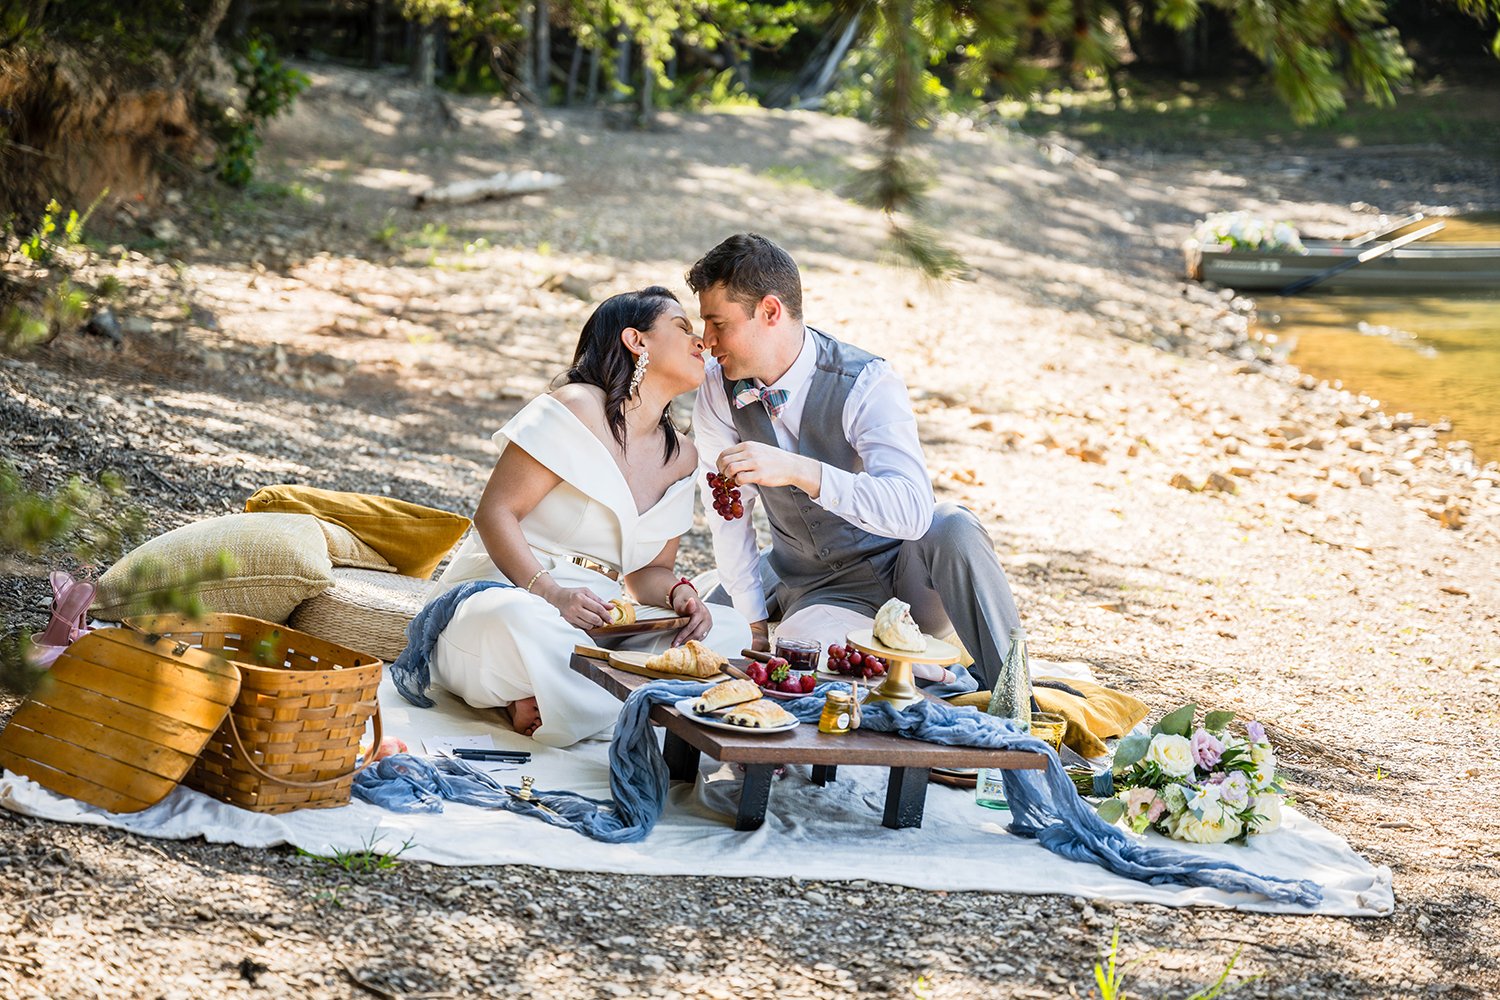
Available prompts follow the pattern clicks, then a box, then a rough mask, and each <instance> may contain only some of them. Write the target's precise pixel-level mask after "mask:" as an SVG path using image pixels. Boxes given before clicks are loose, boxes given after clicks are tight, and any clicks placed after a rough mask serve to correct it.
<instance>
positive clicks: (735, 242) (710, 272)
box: [687, 233, 802, 320]
mask: <svg viewBox="0 0 1500 1000" xmlns="http://www.w3.org/2000/svg"><path fill="white" fill-rule="evenodd" d="M687 283H688V287H689V288H691V289H692V290H693V291H694V292H702V291H703V290H704V289H708V288H712V287H713V286H715V285H723V286H724V291H725V293H726V294H727V295H728V296H729V298H730V299H731V300H732V301H734V302H738V303H739V304H740V305H742V306H744V307H745V308H746V309H754V308H755V307H756V305H757V304H759V302H760V300H761V299H763V298H765V297H766V296H767V295H774V296H776V297H777V298H778V299H780V300H781V304H782V306H783V307H784V308H785V309H786V311H787V313H788V314H790V315H791V316H792V318H793V319H798V320H800V319H801V318H802V274H801V272H799V271H798V270H797V262H796V261H794V260H792V255H791V254H789V253H787V252H786V251H785V250H783V249H781V247H779V246H777V245H776V244H775V243H772V242H771V241H770V240H768V239H766V238H765V237H764V236H761V235H759V234H758V233H736V234H735V235H733V236H731V237H729V239H727V240H725V241H724V242H723V243H720V244H719V245H718V246H716V247H714V248H713V249H712V250H710V251H709V252H708V253H706V254H704V255H703V256H702V257H701V258H699V260H698V262H697V263H696V264H694V265H693V266H692V268H690V269H689V270H688V273H687Z"/></svg>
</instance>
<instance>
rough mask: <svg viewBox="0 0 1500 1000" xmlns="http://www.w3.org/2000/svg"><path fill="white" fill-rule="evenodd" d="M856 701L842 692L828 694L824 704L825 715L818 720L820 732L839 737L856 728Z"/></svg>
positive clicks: (834, 691) (833, 691)
mask: <svg viewBox="0 0 1500 1000" xmlns="http://www.w3.org/2000/svg"><path fill="white" fill-rule="evenodd" d="M853 712H854V699H853V698H851V697H850V696H849V695H847V694H845V693H844V692H842V691H838V690H832V691H829V692H828V697H827V699H826V700H825V701H824V702H823V715H822V717H821V718H819V719H818V732H820V733H829V734H832V735H838V734H839V733H847V732H848V731H849V730H851V729H853V728H854V725H853V723H854V718H853Z"/></svg>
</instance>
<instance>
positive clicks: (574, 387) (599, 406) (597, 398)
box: [552, 382, 605, 427]
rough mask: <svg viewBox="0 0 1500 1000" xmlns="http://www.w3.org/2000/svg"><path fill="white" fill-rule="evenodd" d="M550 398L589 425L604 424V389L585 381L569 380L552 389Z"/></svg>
mask: <svg viewBox="0 0 1500 1000" xmlns="http://www.w3.org/2000/svg"><path fill="white" fill-rule="evenodd" d="M552 398H553V399H555V400H557V401H558V402H559V403H561V404H562V405H564V406H566V407H567V408H568V409H570V410H572V411H573V415H574V416H576V417H578V419H580V420H582V421H583V422H584V423H585V424H587V425H588V426H590V427H602V426H604V422H605V421H604V390H603V389H601V388H599V387H598V386H597V385H589V384H588V383H586V382H569V383H568V384H567V385H560V386H558V387H557V388H556V389H553V390H552Z"/></svg>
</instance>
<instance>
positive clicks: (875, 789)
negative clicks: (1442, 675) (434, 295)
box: [0, 680, 1395, 916]
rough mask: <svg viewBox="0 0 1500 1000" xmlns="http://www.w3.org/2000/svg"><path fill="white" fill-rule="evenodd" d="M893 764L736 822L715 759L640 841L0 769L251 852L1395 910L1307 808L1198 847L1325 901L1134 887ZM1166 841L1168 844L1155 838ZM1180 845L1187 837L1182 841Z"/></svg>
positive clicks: (124, 824)
mask: <svg viewBox="0 0 1500 1000" xmlns="http://www.w3.org/2000/svg"><path fill="white" fill-rule="evenodd" d="M434 700H435V705H434V707H432V708H429V709H423V708H416V707H412V706H410V705H408V704H407V702H406V701H405V700H404V699H403V698H401V697H400V696H399V695H398V694H397V692H396V690H395V688H394V686H393V685H392V684H391V682H390V681H389V680H387V681H386V682H385V683H384V684H383V685H382V687H381V690H380V703H381V706H382V709H383V712H384V715H385V727H386V732H387V734H388V735H394V736H398V737H400V738H402V739H404V740H405V741H406V742H407V743H408V744H409V745H410V746H411V747H412V749H413V750H420V748H421V747H422V745H423V743H422V741H423V739H424V738H430V737H462V736H470V735H489V736H491V737H492V738H493V740H494V744H495V745H496V746H499V747H508V748H514V749H527V750H530V751H531V752H532V753H533V754H534V755H535V756H534V758H533V760H532V762H531V763H530V764H527V765H525V766H524V767H523V768H522V769H519V770H514V771H498V770H492V771H491V773H493V774H494V775H495V776H496V777H497V778H498V779H499V780H501V781H503V782H505V783H507V784H512V785H513V784H516V783H517V782H519V780H520V775H521V774H522V773H523V772H524V773H526V774H531V775H535V776H536V781H537V786H538V787H540V788H554V789H555V788H567V789H571V790H573V791H576V792H578V793H580V794H583V795H588V796H592V797H596V798H607V797H608V795H609V762H608V757H607V754H608V746H609V745H608V743H606V742H594V741H591V742H587V743H583V744H579V745H577V746H574V747H571V748H568V749H566V750H559V749H553V748H550V747H545V746H541V745H539V744H536V743H534V742H532V741H531V740H527V739H525V738H524V737H520V736H517V735H515V734H514V733H511V732H510V731H509V730H508V729H506V728H505V726H504V723H503V722H501V721H500V716H499V715H498V714H497V713H495V712H489V711H480V710H476V709H472V708H470V707H469V706H467V705H464V704H463V703H461V702H459V701H458V700H457V699H455V698H452V697H451V696H449V695H447V694H446V693H444V692H441V691H438V692H434ZM886 775H887V772H886V771H885V770H884V769H879V768H866V767H847V766H846V767H840V768H839V780H838V781H836V782H834V783H832V784H830V785H827V786H826V787H825V786H819V785H816V784H813V783H812V781H811V776H810V773H809V769H808V768H806V767H796V766H794V767H789V768H788V769H787V772H786V774H785V775H784V776H783V777H781V778H778V779H777V780H776V781H775V782H774V784H773V787H772V791H771V801H770V808H769V811H768V813H767V816H766V822H765V825H764V826H762V827H761V828H760V829H759V830H755V831H753V832H748V833H739V832H736V831H735V830H734V826H733V816H734V812H735V809H736V806H737V803H738V795H739V787H740V776H739V774H738V772H737V771H736V770H735V769H734V768H733V767H731V766H727V765H720V764H717V763H716V762H714V761H712V760H708V759H707V758H705V759H704V770H703V771H702V772H701V774H700V777H699V780H698V781H697V782H696V783H694V784H691V785H690V784H688V783H679V784H676V785H674V786H673V787H672V789H671V791H670V793H669V797H668V801H667V807H666V811H665V813H664V815H663V816H662V818H661V820H660V821H659V822H658V823H657V824H656V827H655V828H654V829H653V830H652V832H651V835H650V836H649V837H647V838H646V839H645V840H643V841H640V842H638V843H633V844H609V843H601V842H599V841H595V840H591V839H589V838H586V837H583V836H580V835H579V834H577V833H575V832H573V831H571V830H565V829H558V828H555V827H552V826H549V825H547V824H545V823H541V822H538V821H537V820H535V819H532V818H530V817H527V816H522V815H516V814H514V813H509V812H501V811H496V810H490V809H483V808H480V807H478V806H471V805H464V804H460V803H456V802H454V803H445V806H444V810H443V811H442V812H441V813H395V812H390V811H387V810H385V809H381V808H379V807H378V806H374V805H371V804H369V803H365V802H359V801H356V802H353V803H351V804H350V805H348V806H344V807H341V808H337V809H316V810H304V811H300V812H293V813H286V814H281V815H270V814H263V813H252V812H248V811H246V810H243V809H239V808H237V807H235V806H230V805H227V804H224V803H221V802H217V801H215V800H213V799H210V798H208V797H207V796H205V795H202V794H200V793H198V792H194V791H192V790H190V789H187V788H178V789H176V790H175V791H173V792H172V793H171V794H170V795H168V796H167V797H166V798H165V799H164V800H162V801H161V802H160V803H158V804H157V805H155V806H153V807H151V808H150V809H147V810H144V811H143V812H139V813H133V814H116V813H109V812H105V811H103V810H100V809H96V808H94V807H91V806H87V805H84V804H82V803H80V802H78V801H76V800H74V799H69V798H66V797H64V796H61V795H57V794H55V793H52V792H49V791H47V790H46V789H44V788H41V787H40V786H38V785H37V784H35V783H34V782H32V781H30V780H29V779H26V778H23V777H20V776H17V775H14V774H12V773H10V772H8V771H6V772H0V807H4V808H6V809H9V810H11V811H13V812H16V813H21V814H24V815H28V816H35V817H40V818H44V819H50V820H54V821H58V822H67V823H87V824H94V825H100V826H108V827H112V828H116V829H122V830H129V831H131V832H133V833H137V834H140V835H143V836H150V837H160V838H164V839H174V840H185V839H189V838H192V837H199V836H201V837H203V838H205V839H206V840H208V841H210V842H213V843H233V844H240V845H243V846H246V847H271V846H275V845H278V844H290V845H293V846H296V847H299V848H301V849H303V850H306V851H310V852H312V853H315V854H322V855H329V854H332V853H333V852H334V851H340V850H342V851H354V850H362V849H365V848H366V847H369V846H370V845H371V844H372V843H373V844H374V845H375V848H376V849H377V850H378V849H381V848H384V849H386V850H388V851H391V852H395V851H396V850H397V849H399V848H400V847H401V845H402V844H407V843H409V846H408V847H407V849H406V850H405V851H404V852H403V853H402V855H401V856H402V858H403V859H406V860H413V861H427V862H432V863H435V864H444V865H508V864H525V865H538V866H542V867H549V868H556V869H561V870H569V871H596V872H615V873H622V874H644V875H719V876H728V877H762V878H767V877H769V878H776V877H782V878H785V877H798V878H802V879H820V880H840V879H847V880H853V879H865V880H869V881H874V882H889V883H892V884H897V885H906V886H911V887H914V888H921V889H942V890H950V891H952V890H984V891H995V892H1016V893H1030V894H1045V893H1059V894H1068V895H1077V896H1082V897H1087V898H1107V899H1113V900H1119V901H1125V902H1155V903H1162V904H1165V905H1169V906H1193V905H1207V906H1227V907H1234V908H1238V909H1244V910H1253V911H1259V912H1277V913H1322V914H1330V915H1346V916H1383V915H1387V914H1390V913H1391V912H1392V911H1393V909H1394V906H1395V900H1394V895H1393V892H1392V887H1391V875H1390V871H1389V869H1386V868H1378V867H1375V866H1372V865H1371V864H1369V862H1367V861H1365V860H1364V859H1363V858H1361V857H1360V856H1359V855H1358V854H1357V853H1355V852H1354V851H1353V850H1352V849H1351V848H1350V847H1349V845H1348V844H1347V843H1346V842H1345V841H1344V840H1343V839H1342V838H1340V837H1338V836H1337V835H1335V834H1333V833H1331V832H1330V831H1328V830H1326V829H1324V828H1323V827H1321V826H1319V825H1318V824H1317V823H1315V822H1313V821H1312V820H1310V819H1308V818H1307V817H1305V816H1302V815H1301V814H1299V813H1298V812H1297V811H1296V810H1295V809H1290V808H1289V809H1286V810H1285V811H1284V814H1283V815H1284V823H1283V826H1282V828H1281V829H1280V830H1277V831H1276V832H1274V833H1270V834H1266V835H1263V836H1258V837H1254V838H1252V839H1251V841H1250V843H1249V845H1248V846H1245V847H1238V846H1233V845H1209V846H1202V847H1199V846H1198V845H1192V846H1193V849H1195V850H1199V851H1201V852H1202V853H1204V854H1208V855H1211V856H1216V857H1222V858H1225V859H1227V860H1231V861H1234V862H1235V863H1237V864H1239V865H1241V866H1244V867H1246V868H1249V869H1251V870H1253V871H1256V872H1260V873H1262V874H1266V875H1274V876H1281V877H1286V878H1308V879H1312V880H1313V881H1315V882H1317V883H1318V884H1319V885H1320V886H1322V888H1323V899H1322V902H1321V903H1319V904H1318V905H1317V906H1316V907H1314V908H1306V907H1299V906H1296V905H1292V904H1284V903H1275V902H1272V901H1270V900H1267V899H1265V898H1264V897H1260V896H1254V897H1252V896H1249V895H1245V894H1235V893H1228V892H1224V891H1221V890H1217V889H1211V888H1207V887H1194V888H1183V887H1178V886H1170V885H1150V884H1147V883H1143V882H1137V881H1133V880H1131V879H1127V878H1123V877H1120V876H1116V875H1111V874H1110V873H1109V872H1107V871H1105V870H1103V869H1101V868H1099V867H1098V866H1097V865H1093V864H1086V863H1080V862H1076V861H1069V860H1066V859H1064V858H1061V857H1059V856H1058V855H1055V854H1052V853H1051V852H1049V851H1047V850H1046V849H1045V848H1043V847H1041V846H1040V845H1038V844H1037V843H1036V842H1035V841H1032V840H1028V839H1024V838H1020V837H1016V836H1013V835H1011V834H1010V833H1008V832H1007V831H1006V825H1007V824H1008V823H1009V819H1010V818H1009V816H1008V814H1006V813H1004V812H994V811H991V810H988V809H983V808H980V807H979V806H976V805H975V804H974V800H973V794H972V792H969V791H965V790H959V789H952V788H946V787H942V786H938V785H933V786H931V787H930V788H929V790H928V794H927V808H926V818H925V820H924V822H923V825H922V826H921V828H918V829H907V830H890V829H887V828H885V827H883V826H881V825H880V816H881V811H882V809H883V806H884V802H885V782H886ZM1147 839H1148V840H1149V841H1153V842H1155V843H1156V844H1157V845H1159V846H1167V845H1169V844H1170V843H1171V842H1169V841H1166V840H1164V839H1162V838H1159V837H1157V836H1156V835H1155V834H1148V835H1147ZM1172 846H1176V845H1172Z"/></svg>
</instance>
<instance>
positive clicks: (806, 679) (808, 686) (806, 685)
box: [802, 674, 818, 694]
mask: <svg viewBox="0 0 1500 1000" xmlns="http://www.w3.org/2000/svg"><path fill="white" fill-rule="evenodd" d="M817 686H818V682H817V681H816V680H814V679H813V675H812V674H803V675H802V693H803V694H812V692H813V688H815V687H817Z"/></svg>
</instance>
